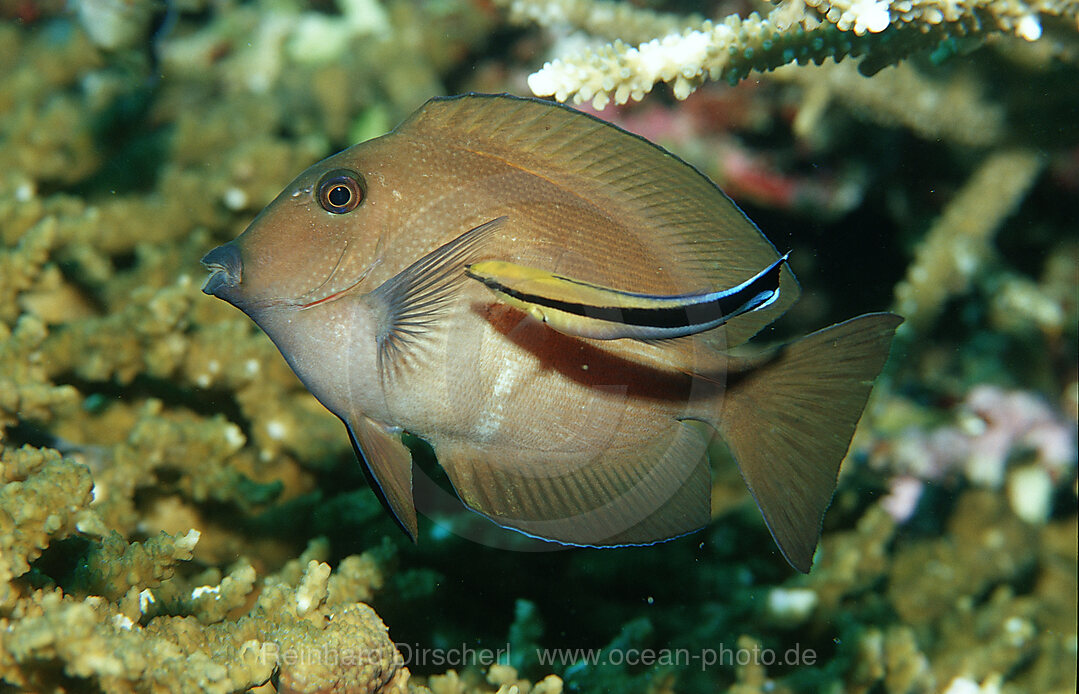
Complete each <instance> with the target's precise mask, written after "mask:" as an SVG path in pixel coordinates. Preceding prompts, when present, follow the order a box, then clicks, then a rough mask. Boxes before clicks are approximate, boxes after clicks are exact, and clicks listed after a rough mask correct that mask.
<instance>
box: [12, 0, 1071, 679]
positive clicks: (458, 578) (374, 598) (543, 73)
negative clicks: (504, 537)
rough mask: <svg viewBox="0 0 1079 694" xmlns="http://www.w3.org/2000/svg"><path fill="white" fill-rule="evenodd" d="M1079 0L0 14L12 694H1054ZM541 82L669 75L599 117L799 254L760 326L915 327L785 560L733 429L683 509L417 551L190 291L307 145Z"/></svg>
mask: <svg viewBox="0 0 1079 694" xmlns="http://www.w3.org/2000/svg"><path fill="white" fill-rule="evenodd" d="M1077 7H1079V5H1077V3H1074V2H1070V1H1066V0H972V1H971V2H944V1H942V0H857V1H850V0H843V1H840V0H835V1H833V2H821V1H817V0H813V1H806V0H802V1H798V0H784V2H780V3H774V4H772V5H763V4H760V3H754V2H748V1H744V0H722V1H716V2H701V3H686V2H661V1H658V0H657V1H648V2H632V3H627V2H607V1H602V0H533V1H526V0H496V2H494V3H491V2H484V1H482V0H444V1H440V2H437V3H419V2H414V1H413V0H312V1H310V2H308V1H307V0H251V1H247V2H239V1H236V0H221V1H215V2H208V1H207V0H175V1H174V0H170V1H169V2H164V3H159V2H151V1H148V0H79V1H78V2H75V3H72V4H71V5H70V7H69V6H68V3H65V2H62V1H61V0H45V1H44V2H35V3H28V2H22V1H20V0H0V112H2V113H3V114H4V115H3V118H0V689H5V690H6V689H9V688H14V689H21V690H27V691H42V692H59V691H91V690H92V691H107V692H126V691H174V690H177V689H183V690H191V691H196V690H197V691H203V690H205V691H215V692H230V691H244V690H254V691H258V692H269V691H274V690H276V691H290V692H314V691H353V692H417V693H423V692H433V693H434V694H466V693H468V694H472V693H484V694H489V693H492V692H502V693H504V694H510V693H511V692H516V693H517V694H529V693H531V694H559V693H560V692H562V691H574V692H603V691H619V692H628V693H636V692H639V693H641V694H643V693H645V692H678V693H680V694H682V693H690V694H694V693H696V692H716V691H728V692H738V693H740V694H744V693H748V692H803V691H805V692H808V691H852V692H870V691H873V692H880V691H884V692H889V693H891V692H896V693H898V692H929V691H947V692H969V691H998V692H1008V693H1010V692H1024V691H1038V692H1072V691H1075V678H1076V669H1075V643H1076V617H1075V615H1076V599H1075V596H1076V586H1077V583H1079V582H1077V571H1076V565H1077V554H1076V546H1077V542H1076V537H1077V534H1079V522H1077V511H1076V509H1077V506H1079V503H1077V495H1079V486H1077V483H1076V477H1077V474H1076V454H1075V450H1076V448H1075V442H1076V438H1077V437H1076V431H1077V421H1079V370H1077V369H1076V366H1075V365H1076V360H1077V357H1076V355H1077V353H1079V346H1077V345H1079V290H1077V287H1079V269H1077V268H1079V262H1077V259H1079V244H1077V243H1076V241H1075V238H1074V228H1075V219H1077V218H1079V208H1077V207H1076V202H1075V201H1076V200H1079V128H1077V126H1076V121H1075V119H1074V113H1075V112H1076V108H1077V107H1079V101H1077V99H1079V96H1077V93H1076V91H1075V89H1074V87H1073V86H1072V85H1074V84H1075V83H1076V82H1077V80H1079V49H1077V46H1079V42H1077V24H1076V22H1077ZM752 9H756V10H757V14H753V13H751V12H750V10H752ZM732 12H739V13H740V14H739V15H738V16H730V17H729V18H728V15H731V13H732ZM708 17H720V18H721V19H718V20H716V19H712V20H709V19H706V18H708ZM608 42H610V44H609V45H608ZM732 49H733V53H732V52H731V51H732ZM545 51H546V52H549V55H550V56H551V57H552V58H554V59H553V60H552V61H551V63H550V65H549V66H548V67H546V68H541V69H540V70H539V72H538V73H536V72H535V71H536V70H537V68H540V66H541V65H542V64H543V62H544V60H545V58H544V57H542V56H543V55H544V52H545ZM574 54H576V55H578V56H580V58H579V59H578V58H573V57H572V56H573V55H574ZM814 63H820V64H814ZM773 68H778V69H774V70H773ZM612 70H616V72H612ZM529 73H535V74H533V76H532V78H531V82H532V84H533V85H536V86H538V87H540V89H538V91H547V92H549V93H551V94H554V95H556V96H558V97H560V98H565V99H569V98H573V99H575V100H577V101H579V102H590V103H592V104H593V105H595V106H600V105H603V104H605V103H607V102H608V101H614V102H616V103H619V104H621V103H623V102H628V101H629V100H636V99H640V98H641V97H642V96H644V95H645V94H646V93H648V92H649V91H652V90H653V86H654V85H655V84H656V83H657V80H658V81H662V82H667V83H669V84H671V85H672V87H673V95H674V96H675V97H679V98H682V97H684V100H672V99H670V98H668V94H666V93H664V90H662V89H660V90H654V91H656V92H657V93H654V94H652V96H650V97H649V98H648V99H646V100H645V101H644V102H643V103H641V104H634V105H625V106H618V107H616V108H610V107H609V108H608V109H607V110H606V111H605V112H603V113H602V114H600V115H602V116H603V117H607V118H611V119H612V120H614V121H615V122H617V123H619V124H621V125H623V126H624V127H626V128H628V129H630V130H632V131H634V132H639V133H641V134H642V135H644V136H646V137H648V138H649V139H652V140H654V141H657V142H659V143H661V144H663V145H664V146H666V147H668V148H669V149H671V150H672V151H675V152H676V153H677V154H678V155H679V156H682V157H684V158H686V159H687V160H688V161H691V162H692V163H694V164H695V165H696V166H698V167H699V168H700V169H701V170H702V171H704V172H705V173H707V174H708V175H709V176H711V177H712V178H713V179H715V180H716V181H717V182H718V183H719V184H720V185H721V186H722V187H723V188H724V190H726V191H727V192H728V193H730V194H731V195H732V196H733V197H735V198H736V200H737V201H738V202H739V204H740V205H742V206H744V207H745V208H746V209H747V213H748V214H749V216H750V217H751V218H752V219H754V220H755V221H756V222H757V223H758V224H759V225H760V226H761V227H762V229H763V230H764V231H765V233H766V234H767V235H768V236H769V238H771V239H773V241H774V242H775V244H776V245H777V247H780V248H781V249H784V250H786V249H789V250H791V251H792V253H791V263H792V264H793V266H794V269H795V271H796V272H797V274H798V275H799V278H800V279H801V281H802V285H803V294H804V296H803V299H802V300H801V301H800V302H799V303H798V304H797V305H796V306H795V307H794V308H793V309H792V310H791V311H790V312H789V315H788V316H786V317H784V321H785V322H786V325H782V324H781V325H779V327H778V328H777V330H778V332H776V333H768V334H765V335H763V336H762V337H763V339H765V340H769V339H772V338H773V337H774V338H777V339H778V338H781V337H783V335H784V334H785V333H787V332H789V333H791V334H794V333H803V332H806V331H807V330H809V329H815V328H819V327H821V326H822V325H826V324H827V323H829V322H833V321H834V320H836V319H837V317H839V316H845V315H852V314H853V313H854V312H857V311H866V310H880V309H884V308H887V307H889V306H891V307H892V308H894V309H897V310H899V311H900V312H902V313H904V314H905V315H906V316H907V319H908V320H907V325H906V327H905V328H904V335H903V337H902V339H901V340H900V341H899V342H898V343H897V345H896V348H895V350H894V352H893V360H892V363H891V366H890V367H889V370H888V371H887V372H886V374H885V377H884V378H882V380H881V381H880V383H879V384H878V387H877V389H876V391H875V395H874V398H873V401H872V402H871V404H870V407H869V409H868V411H867V415H866V417H865V418H864V419H863V422H862V425H861V426H860V429H859V432H858V434H857V435H856V438H855V442H854V444H853V446H852V448H851V452H850V454H849V456H848V458H847V460H846V461H845V463H844V466H843V471H842V474H841V479H840V488H839V492H838V493H837V495H836V498H835V500H834V502H833V506H832V508H831V510H830V511H829V513H828V515H827V517H826V519H825V528H824V539H823V542H822V545H821V549H820V551H819V553H818V556H817V559H816V563H815V568H814V570H813V572H812V573H811V574H809V575H808V576H793V575H791V573H790V572H789V571H788V570H787V568H786V567H785V565H784V563H783V561H782V559H781V558H779V557H778V556H776V555H775V554H774V553H773V552H772V550H771V544H770V541H769V539H768V534H767V530H766V529H765V528H764V527H763V526H762V525H761V524H760V521H759V517H758V515H757V514H756V511H755V509H754V508H753V506H752V503H753V502H752V500H751V499H750V498H749V497H748V496H747V494H746V492H745V490H744V485H743V483H742V481H741V480H740V478H739V476H738V473H737V469H736V468H735V467H734V466H733V464H732V463H731V461H730V460H729V456H728V454H727V453H726V452H725V450H724V449H723V446H722V443H721V442H717V444H716V445H715V446H714V447H713V448H714V450H713V459H714V465H713V468H714V471H713V516H714V521H713V523H712V524H711V525H710V526H709V527H708V528H707V529H706V530H705V531H703V532H701V533H698V534H695V535H692V536H689V537H685V538H681V539H678V540H675V541H673V542H670V543H666V544H664V545H659V546H655V547H650V548H644V549H635V548H627V549H616V550H611V551H605V552H597V551H588V550H580V551H576V550H575V551H566V552H554V551H520V552H512V551H508V550H505V549H493V548H490V547H486V546H483V545H482V544H478V543H474V542H471V541H469V540H465V539H463V538H462V537H458V536H456V535H455V534H454V531H455V529H459V528H460V527H462V526H459V525H455V523H457V522H458V521H456V520H453V519H452V518H451V519H450V520H445V521H442V520H440V521H439V523H437V524H435V523H431V522H428V520H424V521H421V535H422V538H421V542H420V544H419V545H418V546H412V545H411V544H410V543H408V542H407V541H406V540H405V539H404V538H403V537H401V536H400V534H399V533H398V531H397V529H396V528H395V527H394V525H393V523H392V521H391V520H390V519H389V518H387V517H386V516H385V515H384V514H383V513H382V512H381V509H380V508H379V506H378V502H377V501H376V500H375V498H374V496H373V495H372V494H371V493H370V491H369V490H367V489H366V488H365V484H364V481H363V478H362V475H361V473H360V471H359V469H358V466H357V465H356V464H355V461H354V458H353V453H352V451H351V448H350V447H349V444H348V439H347V435H346V433H345V431H344V429H343V427H342V426H341V424H340V422H338V421H337V420H336V419H335V418H334V417H332V416H331V415H329V414H328V413H326V412H325V411H324V410H323V409H322V408H321V406H319V405H318V404H317V402H315V401H314V400H313V399H312V398H311V396H310V395H308V394H307V392H306V391H305V390H304V389H303V388H302V386H301V385H300V384H299V383H298V382H297V381H296V380H295V378H294V377H293V376H292V374H291V372H290V371H289V369H288V368H287V366H286V365H285V364H284V363H283V361H282V360H281V358H280V356H279V355H278V353H277V351H276V349H275V348H274V347H273V345H272V344H270V342H269V341H268V340H267V339H266V338H265V336H263V335H262V334H260V333H259V332H258V331H257V330H256V329H255V328H254V327H253V326H252V325H251V324H250V323H249V321H247V320H246V319H244V318H243V317H242V316H240V315H239V314H238V313H237V312H235V311H233V310H230V309H229V308H228V307H227V306H225V305H224V304H223V303H222V302H218V301H211V300H207V299H206V297H204V296H203V295H202V294H201V292H200V291H199V285H200V283H201V281H202V276H203V274H202V270H201V268H200V267H199V264H198V259H199V258H200V257H201V256H202V254H203V253H205V252H206V251H207V250H208V249H209V248H212V247H213V246H215V245H217V244H219V243H221V242H223V241H225V240H228V239H230V238H233V237H235V235H236V234H238V233H239V232H240V231H241V230H242V229H243V227H244V226H245V225H246V224H247V223H248V222H249V221H250V219H251V218H252V217H253V216H254V214H255V213H256V212H257V211H258V210H259V209H261V208H262V207H263V206H264V205H265V204H266V203H267V202H269V201H270V200H271V199H272V198H273V197H274V196H275V195H276V194H277V193H278V192H279V191H280V190H281V188H282V187H283V185H284V184H285V183H286V182H287V181H288V180H290V179H291V178H293V177H294V176H295V175H296V174H297V173H298V172H299V171H301V170H303V169H304V167H306V166H308V165H309V164H310V163H312V162H313V161H315V160H317V159H319V158H321V157H323V156H325V155H327V154H329V153H330V152H332V151H334V150H335V149H338V148H340V147H343V146H346V145H348V144H351V143H352V142H353V141H356V140H359V139H364V138H367V137H372V136H377V135H380V134H382V133H383V132H385V131H386V130H387V129H388V128H390V127H392V126H393V124H395V123H396V122H397V121H398V120H399V119H400V118H401V117H402V116H404V115H405V114H407V113H409V112H410V111H411V110H412V109H413V108H414V107H416V106H417V105H418V104H419V103H421V102H422V101H424V100H425V99H427V98H428V97H430V96H432V95H434V94H436V93H443V92H460V91H467V90H470V89H476V90H480V91H511V92H515V93H523V92H525V90H527V88H528V87H527V85H528V83H529ZM867 73H872V75H873V76H872V77H866V76H865V75H866V74H867ZM732 82H733V83H737V84H736V86H733V87H732V86H729V84H730V83H732ZM690 92H692V93H690ZM414 448H415V453H416V456H417V458H418V459H419V460H420V461H421V465H420V467H421V468H423V469H424V470H425V471H426V475H427V478H429V479H426V483H429V484H432V485H437V484H439V483H441V480H440V478H439V477H438V471H437V469H436V467H435V466H434V464H433V462H431V461H428V460H427V459H428V458H430V455H429V452H425V451H424V449H423V447H422V444H420V443H418V442H417V443H416V444H415V447H414ZM428 463H430V464H428ZM436 515H437V514H436ZM467 522H469V521H461V523H467ZM471 523H472V525H471V526H469V527H472V528H474V527H476V523H477V521H476V520H475V519H474V518H473V519H472V521H471ZM469 534H470V535H472V536H475V537H480V536H482V533H481V532H478V531H477V532H470V533H469ZM504 544H506V545H508V543H504ZM520 546H521V548H522V549H527V550H536V549H538V548H537V547H536V546H535V545H529V544H526V543H525V542H524V541H523V540H522V542H521V543H520ZM547 549H550V548H547ZM383 620H385V621H383ZM387 625H388V629H387Z"/></svg>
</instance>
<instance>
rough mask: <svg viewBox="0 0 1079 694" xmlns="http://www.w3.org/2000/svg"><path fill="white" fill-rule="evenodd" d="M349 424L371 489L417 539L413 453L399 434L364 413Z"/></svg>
mask: <svg viewBox="0 0 1079 694" xmlns="http://www.w3.org/2000/svg"><path fill="white" fill-rule="evenodd" d="M346 424H347V426H348V433H349V436H350V437H351V438H352V446H353V447H354V448H355V449H356V455H357V456H359V458H360V464H361V465H362V466H363V472H364V475H366V476H367V481H368V483H369V484H370V485H371V489H372V490H373V491H374V492H375V494H377V495H378V500H379V501H381V502H382V505H383V506H384V507H385V508H386V510H387V511H389V512H390V514H391V515H392V516H393V518H394V520H396V521H397V524H398V525H399V526H401V529H402V530H404V531H405V533H406V534H407V535H408V536H409V538H411V539H412V541H413V542H415V541H416V533H417V531H418V528H419V525H418V523H417V521H416V505H415V502H414V501H413V499H412V453H410V452H409V450H408V448H406V447H405V444H403V443H401V438H400V437H399V436H397V435H396V434H394V433H392V432H391V431H390V430H389V429H387V428H386V426H384V425H382V424H379V423H378V422H375V421H372V420H370V419H368V418H367V417H365V416H363V415H357V416H354V417H352V418H351V419H350V420H349V421H348V422H346Z"/></svg>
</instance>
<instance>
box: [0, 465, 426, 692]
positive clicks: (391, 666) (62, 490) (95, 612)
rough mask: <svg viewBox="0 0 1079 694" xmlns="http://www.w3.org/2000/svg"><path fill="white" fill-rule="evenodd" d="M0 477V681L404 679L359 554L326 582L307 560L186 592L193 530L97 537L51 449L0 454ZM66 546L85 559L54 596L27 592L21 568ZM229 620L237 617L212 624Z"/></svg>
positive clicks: (336, 684)
mask: <svg viewBox="0 0 1079 694" xmlns="http://www.w3.org/2000/svg"><path fill="white" fill-rule="evenodd" d="M0 473H2V479H3V486H2V487H0V549H2V551H0V630H2V631H3V633H4V639H3V642H2V643H3V647H2V648H0V678H2V679H3V680H4V681H5V682H6V683H8V684H10V685H14V686H18V687H23V688H29V689H41V688H48V687H49V686H50V682H53V681H54V679H56V680H58V679H60V678H63V677H66V678H71V679H73V680H87V681H95V682H97V683H99V685H100V686H101V687H102V688H104V689H107V690H109V691H165V690H169V689H172V690H175V689H177V688H181V689H192V690H194V689H198V690H201V691H211V692H231V691H237V690H241V689H244V688H246V687H250V686H253V685H256V684H260V683H263V682H265V681H266V680H268V679H269V677H270V675H271V674H272V673H273V672H274V671H279V673H280V679H281V683H282V686H283V687H284V691H293V692H307V691H330V690H333V691H354V692H403V691H405V685H406V683H407V681H408V676H409V673H408V670H407V669H405V668H404V667H403V664H402V662H401V659H400V656H399V655H398V654H397V651H396V648H395V647H394V645H393V643H392V642H391V641H390V640H389V638H388V636H387V635H386V627H385V626H384V625H383V624H382V622H381V620H379V618H378V616H377V615H376V614H375V613H374V611H373V610H372V609H371V608H370V607H368V606H367V605H365V604H363V603H362V602H360V601H361V600H363V599H370V596H371V594H372V590H373V588H376V587H378V586H379V585H381V582H382V578H381V573H380V571H379V570H378V569H377V567H376V566H375V564H374V563H373V562H372V560H371V558H370V557H369V556H355V557H350V558H347V559H346V560H344V561H343V562H342V563H341V565H340V567H339V569H338V571H337V572H336V573H333V572H331V570H330V567H329V565H327V564H325V563H321V562H319V561H316V560H314V559H310V560H307V564H306V568H305V569H304V570H303V571H302V573H300V571H299V566H300V564H301V562H302V561H304V560H305V557H301V558H300V559H299V560H296V561H295V562H292V563H290V564H289V565H286V567H285V568H284V569H283V570H282V571H281V573H280V574H279V575H278V576H271V577H265V578H263V579H258V578H257V576H256V572H255V570H254V569H253V568H252V567H251V565H250V564H247V563H242V564H241V565H240V566H238V567H237V568H236V569H234V570H233V571H232V572H231V573H230V574H229V575H228V576H226V577H225V578H224V579H222V580H221V581H220V582H219V583H218V584H217V585H215V586H205V585H203V586H195V587H191V583H190V579H185V578H181V577H179V576H177V575H175V570H176V568H177V566H178V565H179V564H182V563H184V562H187V561H189V560H190V559H191V558H192V552H193V550H194V549H195V546H196V544H197V542H198V539H199V533H198V531H196V530H191V531H189V532H187V533H184V534H183V535H181V536H177V537H174V536H170V535H168V534H165V533H161V534H159V535H157V536H156V537H152V538H150V539H149V540H147V541H145V542H128V541H126V540H124V539H123V538H122V537H121V536H120V535H119V534H118V533H116V532H115V531H107V532H106V530H105V526H104V524H103V523H102V521H101V519H100V518H99V517H98V516H97V513H96V511H95V510H94V509H92V508H91V507H90V502H91V498H92V493H91V487H92V485H93V481H92V478H91V476H90V471H89V470H88V469H87V468H86V467H85V466H83V465H79V464H77V463H74V462H72V461H70V460H68V459H65V458H61V457H60V456H59V455H57V454H56V453H55V452H51V451H48V450H44V451H42V450H36V449H31V448H28V447H27V448H22V449H19V450H4V449H0ZM75 535H78V536H81V537H83V538H85V539H87V540H88V541H89V543H90V549H89V551H88V552H87V555H86V557H85V560H84V562H83V563H81V564H80V565H79V567H78V568H77V570H76V571H75V572H74V575H73V576H72V577H71V578H70V579H69V580H67V581H66V585H65V587H64V589H63V590H61V589H60V588H46V589H39V590H28V589H27V585H26V582H25V579H24V578H21V577H24V576H26V575H27V574H28V572H29V571H30V569H31V567H30V562H33V561H34V560H36V559H37V558H39V557H40V556H41V553H42V551H43V550H45V549H47V548H48V547H49V546H50V545H52V544H54V543H56V542H58V541H60V540H63V539H65V538H68V537H72V536H75ZM297 575H299V576H300V578H299V579H297V578H296V576H297ZM35 580H39V579H35ZM184 594H186V597H183V596H184ZM253 594H256V595H257V599H255V601H254V603H253V605H252V604H250V603H249V599H250V597H251V596H252V595H253ZM245 606H246V607H245ZM233 610H237V611H240V612H241V614H240V615H238V618H236V619H234V620H233V621H222V620H223V617H224V616H225V614H226V612H228V611H233ZM188 615H190V616H188ZM331 651H332V653H331ZM339 651H340V652H348V653H352V654H353V655H355V656H356V658H357V659H356V660H355V661H353V660H342V659H341V658H340V657H338V656H340V655H341V653H339ZM331 655H332V656H333V658H331V657H330V656H331ZM49 663H59V665H60V667H59V668H53V667H45V665H47V664H49ZM61 673H62V674H61ZM349 686H351V687H352V688H351V689H348V687H349Z"/></svg>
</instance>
